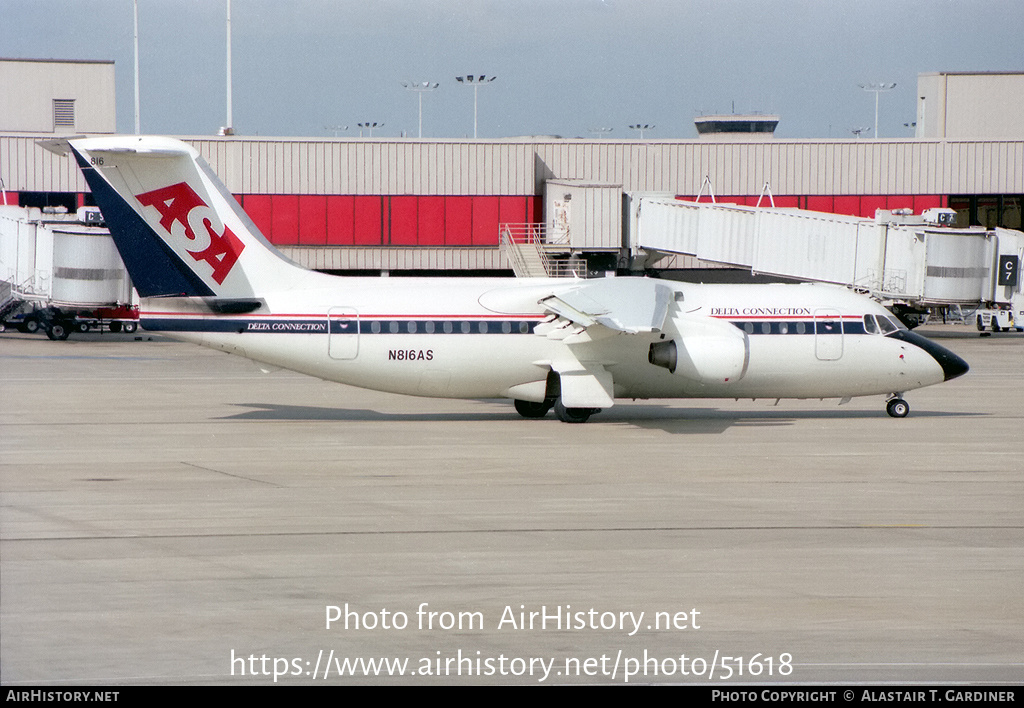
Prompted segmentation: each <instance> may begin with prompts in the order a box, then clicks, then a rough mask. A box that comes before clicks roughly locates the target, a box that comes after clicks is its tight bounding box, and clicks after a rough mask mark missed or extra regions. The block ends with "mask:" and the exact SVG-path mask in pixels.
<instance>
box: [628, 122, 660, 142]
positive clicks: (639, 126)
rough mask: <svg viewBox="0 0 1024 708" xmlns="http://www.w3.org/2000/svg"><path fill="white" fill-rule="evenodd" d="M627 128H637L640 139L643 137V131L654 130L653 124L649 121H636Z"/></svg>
mask: <svg viewBox="0 0 1024 708" xmlns="http://www.w3.org/2000/svg"><path fill="white" fill-rule="evenodd" d="M629 128H630V130H639V131H640V139H641V140H643V139H644V131H645V130H654V128H655V126H653V125H651V124H649V123H636V124H634V125H631V126H629Z"/></svg>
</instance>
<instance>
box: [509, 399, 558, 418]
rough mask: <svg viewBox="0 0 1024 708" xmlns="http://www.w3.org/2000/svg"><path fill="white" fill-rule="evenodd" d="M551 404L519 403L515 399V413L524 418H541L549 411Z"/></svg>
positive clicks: (546, 402) (545, 402)
mask: <svg viewBox="0 0 1024 708" xmlns="http://www.w3.org/2000/svg"><path fill="white" fill-rule="evenodd" d="M552 405H553V404H552V403H551V402H550V401H541V402H540V403H537V402H536V401H521V400H519V399H518V398H517V399H516V413H518V414H519V415H521V416H523V417H524V418H543V417H544V416H545V415H547V413H548V411H549V410H551V406H552Z"/></svg>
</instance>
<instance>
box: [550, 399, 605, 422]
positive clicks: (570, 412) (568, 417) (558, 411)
mask: <svg viewBox="0 0 1024 708" xmlns="http://www.w3.org/2000/svg"><path fill="white" fill-rule="evenodd" d="M600 410H601V409H600V408H566V407H565V406H563V405H562V401H561V400H559V401H556V402H555V415H556V416H557V417H558V419H559V420H560V421H562V422H563V423H586V422H587V421H588V420H589V419H590V416H592V415H594V413H598V412H599V411H600Z"/></svg>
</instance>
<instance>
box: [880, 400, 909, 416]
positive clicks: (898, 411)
mask: <svg viewBox="0 0 1024 708" xmlns="http://www.w3.org/2000/svg"><path fill="white" fill-rule="evenodd" d="M885 412H886V413H888V414H889V415H891V416H892V417H893V418H906V417H907V415H908V414H909V413H910V404H909V403H907V402H906V401H904V400H903V399H902V398H890V399H889V402H888V403H886V404H885Z"/></svg>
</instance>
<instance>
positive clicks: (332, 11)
mask: <svg viewBox="0 0 1024 708" xmlns="http://www.w3.org/2000/svg"><path fill="white" fill-rule="evenodd" d="M132 6H133V3H132V0H0V57H3V58H30V59H103V60H113V61H114V62H115V71H116V84H117V127H118V130H119V131H120V132H125V133H131V132H134V61H133V49H132V43H133V21H132ZM138 7H139V44H140V61H139V64H140V84H141V92H140V93H141V107H142V110H141V126H142V132H143V133H148V134H167V135H212V134H216V133H217V131H218V129H219V128H220V127H221V126H223V125H224V124H225V122H226V98H225V93H226V91H225V88H226V83H227V81H226V69H225V49H226V32H225V9H226V0H138ZM231 15H232V17H231V25H232V39H231V45H232V72H233V81H232V86H233V91H232V96H233V98H232V103H233V121H232V122H233V123H234V128H235V131H236V133H237V134H239V135H263V136H319V137H324V136H331V135H334V134H335V130H334V128H335V127H339V126H348V128H347V129H344V130H342V129H339V130H338V131H337V135H338V136H339V137H358V136H359V132H360V129H359V127H358V126H357V124H358V123H360V122H364V123H366V122H377V123H383V126H382V127H380V128H378V129H377V130H375V131H374V136H375V137H402V136H410V137H415V136H416V135H417V115H418V113H417V100H418V97H417V95H416V94H415V93H414V92H412V91H409V90H407V89H405V88H403V87H402V83H401V82H402V81H409V82H422V81H430V82H438V83H439V84H440V85H439V87H438V88H437V89H436V90H435V91H433V92H430V93H426V94H424V95H423V136H424V137H425V138H464V137H472V135H473V90H472V89H471V88H468V87H467V86H464V85H461V84H459V83H458V82H457V81H456V80H455V77H456V76H460V75H466V74H470V73H472V74H476V75H486V76H496V77H497V78H496V80H495V81H493V82H492V83H489V84H487V85H486V86H482V87H480V88H479V96H478V111H479V117H478V124H479V129H478V130H479V133H478V134H479V137H481V138H503V137H513V136H522V135H560V136H563V137H592V136H594V135H597V133H595V132H592V131H594V130H595V129H604V128H611V131H610V132H605V133H602V135H604V136H606V137H609V138H612V139H633V138H637V137H639V135H638V133H637V132H636V131H634V130H630V128H629V127H628V126H629V125H633V124H648V125H653V126H654V128H653V129H650V130H647V131H646V132H645V137H646V138H648V139H666V140H671V139H680V138H682V139H686V138H695V137H696V135H697V134H696V130H695V128H694V126H693V119H694V118H695V117H696V116H698V115H702V114H711V113H732V112H736V113H751V112H759V113H770V114H775V115H778V116H779V117H780V122H779V126H778V129H777V131H776V137H778V138H850V139H852V138H853V134H852V133H851V130H852V129H854V128H869V129H870V130H868V132H866V133H864V136H865V137H871V136H872V133H873V126H874V115H875V94H873V93H869V92H866V91H864V90H863V89H861V88H860V87H859V84H870V83H878V82H895V83H896V88H895V89H893V90H891V91H888V92H886V93H883V94H881V96H880V111H879V113H880V126H879V131H878V132H879V137H882V138H906V137H911V136H913V128H908V127H904V124H905V123H910V122H912V121H913V120H914V119H915V110H916V108H915V105H916V101H915V95H916V92H917V76H918V74H920V73H928V72H937V71H1024V49H1022V44H1021V41H1020V29H1021V27H1022V26H1024V2H1022V1H1021V0H846V1H845V2H839V1H836V0H771V1H770V2H769V1H768V0H457V1H455V0H359V1H356V0H232V3H231ZM363 134H364V135H368V132H366V131H364V133H363Z"/></svg>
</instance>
